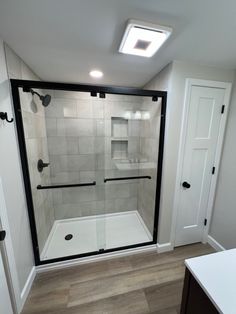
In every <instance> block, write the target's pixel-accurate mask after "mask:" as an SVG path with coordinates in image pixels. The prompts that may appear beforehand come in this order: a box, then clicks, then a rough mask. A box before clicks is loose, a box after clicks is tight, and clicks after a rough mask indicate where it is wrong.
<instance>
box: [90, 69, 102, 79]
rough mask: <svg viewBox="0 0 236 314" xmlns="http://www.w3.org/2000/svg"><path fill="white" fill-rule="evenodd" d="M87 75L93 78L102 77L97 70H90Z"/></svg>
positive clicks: (100, 72)
mask: <svg viewBox="0 0 236 314" xmlns="http://www.w3.org/2000/svg"><path fill="white" fill-rule="evenodd" d="M89 75H90V76H92V77H94V78H101V77H103V73H102V71H99V70H92V71H90V72H89Z"/></svg>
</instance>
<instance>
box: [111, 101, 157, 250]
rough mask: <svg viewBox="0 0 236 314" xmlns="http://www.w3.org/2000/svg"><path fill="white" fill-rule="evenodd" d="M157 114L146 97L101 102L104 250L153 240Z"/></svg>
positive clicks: (155, 108)
mask: <svg viewBox="0 0 236 314" xmlns="http://www.w3.org/2000/svg"><path fill="white" fill-rule="evenodd" d="M160 113H161V101H160V100H159V101H158V102H155V101H152V98H151V97H138V96H127V95H107V97H106V102H105V178H106V179H107V181H106V183H105V205H106V213H107V215H106V225H105V228H106V249H111V248H117V247H123V246H130V245H136V244H140V243H145V242H150V241H153V231H154V215H155V199H156V176H157V159H158V146H159V133H160ZM125 178H126V179H125Z"/></svg>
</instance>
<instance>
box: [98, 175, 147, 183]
mask: <svg viewBox="0 0 236 314" xmlns="http://www.w3.org/2000/svg"><path fill="white" fill-rule="evenodd" d="M151 178H152V177H150V176H138V177H121V178H105V179H104V182H105V183H106V182H107V181H121V180H136V179H151Z"/></svg>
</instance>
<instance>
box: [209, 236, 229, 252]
mask: <svg viewBox="0 0 236 314" xmlns="http://www.w3.org/2000/svg"><path fill="white" fill-rule="evenodd" d="M207 242H208V243H209V244H210V246H212V247H213V249H215V250H216V251H217V252H220V251H225V250H226V249H225V248H224V247H223V246H222V245H221V244H220V243H219V242H217V241H216V240H215V239H214V238H212V237H211V236H210V235H208V236H207Z"/></svg>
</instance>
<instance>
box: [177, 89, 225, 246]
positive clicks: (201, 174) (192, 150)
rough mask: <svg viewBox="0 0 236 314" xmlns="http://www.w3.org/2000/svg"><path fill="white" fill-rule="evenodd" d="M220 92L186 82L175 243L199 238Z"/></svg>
mask: <svg viewBox="0 0 236 314" xmlns="http://www.w3.org/2000/svg"><path fill="white" fill-rule="evenodd" d="M224 95H225V89H222V88H212V87H204V86H194V85H191V86H190V91H189V98H188V99H189V100H188V106H187V107H188V114H187V129H186V139H185V146H184V157H183V167H182V176H181V186H180V190H179V191H180V192H179V193H180V195H179V206H178V215H177V225H176V237H175V246H179V245H185V244H190V243H195V242H201V241H202V237H203V231H204V227H205V226H204V222H205V218H206V211H207V205H208V200H209V193H210V186H211V180H212V171H213V167H214V162H215V155H216V148H217V142H218V136H219V129H220V122H221V118H222V112H221V111H222V105H223V101H224Z"/></svg>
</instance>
